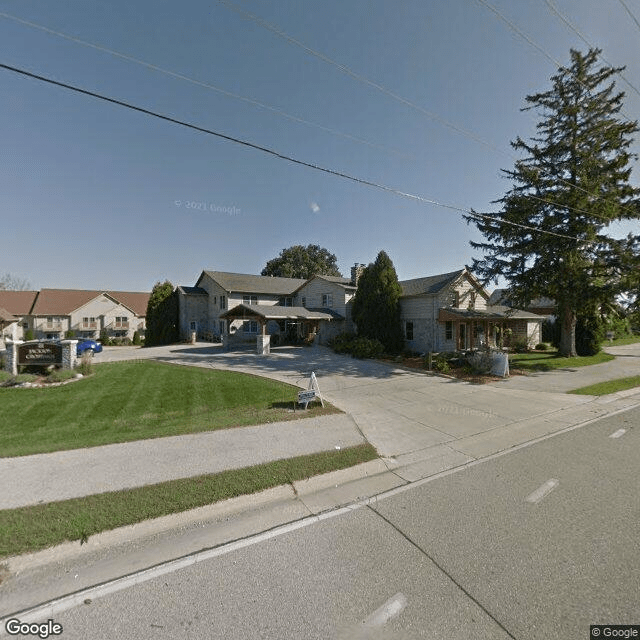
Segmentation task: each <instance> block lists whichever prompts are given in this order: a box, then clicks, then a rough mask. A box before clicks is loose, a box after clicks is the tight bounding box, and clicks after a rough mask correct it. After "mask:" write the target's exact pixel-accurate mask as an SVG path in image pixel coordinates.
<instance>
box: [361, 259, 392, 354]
mask: <svg viewBox="0 0 640 640" xmlns="http://www.w3.org/2000/svg"><path fill="white" fill-rule="evenodd" d="M401 295H402V288H401V287H400V285H399V284H398V276H397V274H396V270H395V268H394V266H393V262H391V258H389V256H388V255H387V254H386V253H385V252H384V251H381V252H380V253H379V254H378V257H377V258H376V261H375V262H374V263H373V264H370V265H369V266H368V267H366V268H365V269H364V270H363V272H362V274H361V275H360V278H359V279H358V289H357V291H356V295H355V296H354V298H353V307H352V312H351V315H352V317H353V321H354V322H355V323H356V326H357V328H358V335H359V336H364V337H365V338H373V339H377V340H379V341H380V342H382V344H383V345H384V348H385V350H386V351H387V352H388V353H398V352H399V351H400V350H401V349H402V347H403V345H404V336H403V333H402V322H401V320H400V296H401Z"/></svg>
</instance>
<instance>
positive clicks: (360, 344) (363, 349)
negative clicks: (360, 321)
mask: <svg viewBox="0 0 640 640" xmlns="http://www.w3.org/2000/svg"><path fill="white" fill-rule="evenodd" d="M383 353H384V345H383V344H382V342H380V340H377V339H376V338H364V337H362V336H360V337H357V338H356V339H355V340H354V341H353V342H352V343H351V354H352V355H353V357H354V358H379V357H380V356H381V355H382V354H383Z"/></svg>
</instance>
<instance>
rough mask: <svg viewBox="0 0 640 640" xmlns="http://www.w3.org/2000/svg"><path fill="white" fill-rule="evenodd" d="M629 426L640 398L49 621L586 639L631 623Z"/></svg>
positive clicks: (213, 631)
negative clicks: (602, 626) (593, 631)
mask: <svg viewBox="0 0 640 640" xmlns="http://www.w3.org/2000/svg"><path fill="white" fill-rule="evenodd" d="M639 425H640V410H632V411H629V412H626V413H621V414H618V415H616V416H612V417H609V418H606V419H603V420H600V421H598V422H596V423H593V424H591V425H588V426H586V427H582V428H579V429H576V430H574V431H571V432H567V433H564V434H562V435H559V436H556V437H553V438H550V439H548V440H545V441H543V442H540V443H538V444H535V445H531V446H528V447H525V448H522V449H519V450H516V451H513V452H511V453H508V454H506V455H501V456H498V457H494V458H493V459H489V460H487V461H483V462H481V463H479V464H474V465H473V466H470V467H467V468H466V469H463V470H461V471H458V472H455V473H452V474H450V475H448V476H445V477H442V478H439V479H435V480H433V481H430V482H426V483H423V484H421V485H420V486H417V487H413V488H411V489H409V490H405V491H401V492H397V493H395V494H394V495H392V496H389V497H386V498H384V499H381V500H378V501H377V502H376V503H374V504H372V505H370V506H361V507H359V508H355V509H353V510H351V511H346V512H344V511H342V512H340V514H339V515H336V516H335V517H328V518H326V519H324V520H322V521H320V522H316V523H314V524H311V525H310V526H306V527H303V528H299V529H297V530H294V531H290V532H288V533H284V534H282V535H274V536H273V537H268V538H267V539H263V540H262V541H260V542H257V543H256V544H249V545H247V546H246V547H244V548H241V549H236V550H233V551H230V552H229V553H226V554H221V555H219V556H217V557H215V558H212V559H209V560H206V561H203V562H200V563H198V564H195V565H193V566H190V567H187V568H184V569H180V570H178V571H175V572H173V573H167V574H165V575H163V576H160V577H158V578H154V579H152V580H149V581H146V582H142V583H141V584H138V585H136V586H133V587H130V588H128V589H125V590H122V591H119V592H116V593H113V594H111V595H108V596H104V597H101V598H96V599H95V600H92V601H91V602H89V603H87V604H83V605H80V606H79V607H76V608H74V609H71V610H68V611H66V612H64V613H60V614H57V615H56V616H55V622H58V623H60V624H62V625H63V629H64V633H63V635H62V637H63V638H65V640H67V639H71V638H89V637H90V638H109V639H111V638H122V639H129V638H135V639H138V638H139V639H143V638H144V639H147V638H167V639H169V638H171V639H173V638H225V639H238V640H240V639H242V640H246V639H252V638H267V639H274V640H276V639H277V640H282V639H288V638H300V639H305V640H307V639H313V638H318V639H322V640H326V639H327V638H337V639H340V640H346V639H347V638H350V639H358V638H385V639H402V640H405V639H409V638H428V639H430V640H436V639H443V640H444V639H446V640H457V639H460V640H462V639H464V640H468V639H474V638H478V639H482V640H492V639H494V638H495V639H503V638H518V639H527V640H540V639H544V640H555V639H558V640H571V639H576V640H586V639H587V638H589V624H596V623H615V624H640V589H639V588H638V575H640V572H639V569H640V566H639V565H640V562H639V545H638V523H639V522H640V497H639V496H640V491H639V490H640V474H639V473H638V469H639V464H638V459H639V453H640V428H639ZM621 429H624V430H625V432H624V433H621V432H620V430H621ZM612 434H616V435H618V436H619V437H611V435H612Z"/></svg>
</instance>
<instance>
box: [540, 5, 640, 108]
mask: <svg viewBox="0 0 640 640" xmlns="http://www.w3.org/2000/svg"><path fill="white" fill-rule="evenodd" d="M544 1H545V4H546V5H547V6H548V7H549V9H551V11H553V13H554V14H555V15H556V16H557V17H558V18H560V20H562V22H564V23H565V24H566V25H567V27H569V29H571V31H573V32H574V33H575V34H576V35H577V36H578V38H580V40H582V42H584V43H585V44H586V45H587V46H588V47H589V48H590V49H597V47H594V46H593V45H592V44H591V43H590V42H589V40H587V38H586V37H585V36H584V35H583V34H582V33H581V32H580V31H579V30H578V28H577V27H576V26H574V25H573V24H572V23H571V22H570V21H569V19H568V18H567V17H566V16H563V15H562V14H561V13H560V11H559V10H558V7H556V6H555V5H554V4H553V2H551V0H544ZM598 57H599V58H600V59H601V60H602V61H603V62H604V63H605V64H606V65H608V66H609V67H611V68H612V69H613V68H614V66H613V65H612V64H611V63H610V62H609V61H608V60H607V59H606V58H605V57H604V56H603V55H602V53H600V54H598ZM617 73H618V75H619V76H620V77H621V78H622V79H623V80H624V81H625V82H626V83H627V84H628V85H629V87H631V89H632V90H633V91H635V92H636V93H637V94H638V95H639V96H640V91H638V89H637V88H636V87H635V86H634V85H633V84H631V82H629V80H628V79H627V78H626V76H625V75H624V74H623V73H622V71H618V72H617Z"/></svg>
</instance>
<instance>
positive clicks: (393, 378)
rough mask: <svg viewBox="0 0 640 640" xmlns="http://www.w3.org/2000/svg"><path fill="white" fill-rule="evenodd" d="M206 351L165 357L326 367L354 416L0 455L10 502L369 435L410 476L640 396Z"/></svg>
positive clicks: (145, 480) (295, 369) (298, 380)
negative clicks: (475, 381)
mask: <svg viewBox="0 0 640 640" xmlns="http://www.w3.org/2000/svg"><path fill="white" fill-rule="evenodd" d="M205 349H206V350H205V353H197V354H196V355H191V357H189V356H185V355H183V354H182V353H181V354H180V355H179V357H178V358H176V357H171V356H167V355H165V356H162V355H159V356H158V355H156V357H160V358H162V359H171V361H172V362H174V363H182V364H189V365H196V366H204V367H212V366H215V367H220V368H227V367H229V368H233V369H234V370H242V371H247V372H249V373H253V374H258V375H268V376H269V377H272V378H277V379H280V380H284V381H287V382H291V383H294V384H298V385H300V386H306V382H307V376H308V374H309V373H310V371H311V370H316V371H317V373H318V380H319V384H320V388H321V391H322V393H323V396H324V397H325V398H326V399H328V400H329V401H330V402H332V403H333V404H335V405H336V406H337V407H339V408H341V409H342V410H343V411H345V412H346V413H345V414H341V415H331V416H325V417H322V418H313V419H304V420H299V421H293V422H283V423H274V424H268V425H259V426H255V427H243V428H235V429H226V430H220V431H214V432H208V433H201V434H191V435H185V436H174V437H168V438H157V439H152V440H144V441H137V442H131V443H123V444H113V445H106V446H101V447H94V448H89V449H78V450H72V451H62V452H56V453H50V454H39V455H32V456H24V457H19V458H0V486H2V487H3V489H4V491H3V492H2V494H1V495H0V509H8V508H15V507H18V506H24V505H29V504H38V503H42V502H50V501H56V500H64V499H67V498H72V497H79V496H83V495H91V494H95V493H102V492H107V491H116V490H119V489H124V488H130V487H137V486H142V485H145V484H152V483H157V482H162V481H165V480H172V479H176V478H183V477H191V476H195V475H200V474H205V473H216V472H218V471H223V470H226V469H232V468H240V467H247V466H252V465H255V464H260V463H263V462H268V461H271V460H276V459H281V458H288V457H293V456H297V455H304V454H308V453H314V452H318V451H323V450H333V449H334V448H336V447H348V446H353V445H356V444H360V443H362V442H363V441H364V439H366V440H367V441H368V442H370V443H371V444H373V445H374V446H375V447H376V449H377V451H378V453H379V454H380V456H381V457H382V459H383V461H384V464H385V465H386V467H387V468H388V469H390V470H393V472H394V473H396V474H397V475H398V477H400V478H402V479H403V480H405V481H406V480H415V479H418V478H423V477H427V476H429V475H432V474H434V473H438V472H440V471H443V470H446V469H450V468H453V467H455V466H459V465H461V464H465V463H467V462H469V461H471V460H475V459H478V458H481V457H484V456H487V455H491V454H493V453H496V452H498V451H502V450H505V449H508V448H510V447H513V446H515V445H518V444H522V443H523V442H527V441H529V440H533V439H536V438H539V437H541V436H544V435H547V434H550V433H553V432H555V431H559V430H562V429H565V428H566V427H569V426H573V425H577V424H581V423H584V422H587V421H589V420H593V419H596V418H598V417H602V416H605V415H608V414H610V413H613V412H616V411H620V410H623V409H625V408H631V407H633V406H636V405H637V404H638V403H640V390H631V391H629V392H626V393H621V394H616V395H615V396H611V397H609V396H608V397H606V398H594V397H592V396H576V395H567V394H563V393H550V392H543V391H529V390H521V389H511V388H506V387H505V386H501V385H502V383H496V384H494V385H472V384H468V383H464V382H460V381H456V380H451V379H448V378H442V377H435V376H428V375H425V374H424V373H421V372H412V371H407V370H404V369H398V368H396V367H392V366H389V365H386V364H382V363H377V362H371V361H358V360H353V359H352V358H346V357H344V356H336V354H333V353H331V352H330V351H328V350H324V349H317V350H316V349H301V350H298V351H297V352H295V351H293V352H292V351H291V350H289V351H283V352H281V353H280V354H274V356H273V357H269V358H265V357H258V356H255V355H254V354H251V353H244V354H243V353H240V354H238V353H235V354H225V355H223V356H222V357H218V358H216V357H215V356H212V355H211V350H210V349H208V348H205ZM214 353H215V352H214ZM218 353H219V354H221V352H220V351H218ZM232 364H233V366H229V365H232ZM607 364H611V363H607ZM609 373H610V372H609ZM551 377H552V376H551ZM574 380H575V378H574ZM573 385H574V386H580V385H581V383H580V382H577V381H576V382H575V383H573ZM363 436H364V438H363Z"/></svg>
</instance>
